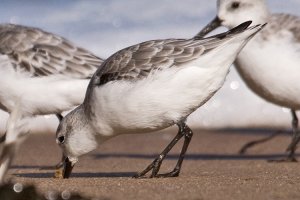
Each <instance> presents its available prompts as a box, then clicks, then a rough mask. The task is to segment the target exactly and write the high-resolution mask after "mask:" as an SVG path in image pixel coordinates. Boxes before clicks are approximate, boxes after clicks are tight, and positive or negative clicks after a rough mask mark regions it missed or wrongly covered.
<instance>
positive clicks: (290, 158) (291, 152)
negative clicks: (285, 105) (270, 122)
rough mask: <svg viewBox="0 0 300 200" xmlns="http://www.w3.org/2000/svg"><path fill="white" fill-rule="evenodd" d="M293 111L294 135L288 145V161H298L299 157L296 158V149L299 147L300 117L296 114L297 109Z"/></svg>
mask: <svg viewBox="0 0 300 200" xmlns="http://www.w3.org/2000/svg"><path fill="white" fill-rule="evenodd" d="M291 113H292V117H293V120H292V127H293V136H292V142H291V144H290V145H289V146H288V148H287V151H289V155H288V157H287V161H292V162H297V159H296V158H295V151H296V148H297V144H298V143H299V140H300V132H299V130H298V117H297V115H296V112H295V110H291Z"/></svg>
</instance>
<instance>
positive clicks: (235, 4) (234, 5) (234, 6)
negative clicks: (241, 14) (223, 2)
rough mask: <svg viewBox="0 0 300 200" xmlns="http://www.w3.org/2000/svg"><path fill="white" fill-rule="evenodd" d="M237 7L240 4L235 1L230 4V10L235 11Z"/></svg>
mask: <svg viewBox="0 0 300 200" xmlns="http://www.w3.org/2000/svg"><path fill="white" fill-rule="evenodd" d="M239 7H240V2H237V1H235V2H233V3H232V4H231V8H232V9H237V8H239Z"/></svg>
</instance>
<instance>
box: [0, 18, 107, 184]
mask: <svg viewBox="0 0 300 200" xmlns="http://www.w3.org/2000/svg"><path fill="white" fill-rule="evenodd" d="M0 53H1V55H0V65H1V69H0V72H1V75H2V77H1V79H0V108H1V109H2V110H4V111H6V112H8V113H12V112H13V111H14V109H18V111H15V112H17V113H20V114H19V115H18V116H20V117H12V118H10V120H9V121H12V120H21V121H22V119H23V118H26V117H33V116H35V115H47V114H59V113H61V112H63V111H67V110H70V109H72V108H74V107H75V106H78V105H79V104H80V103H82V101H83V99H84V94H85V91H86V88H87V85H88V82H89V80H90V78H91V76H92V75H93V73H94V72H95V71H96V70H97V68H98V67H99V66H100V65H101V64H102V62H103V60H102V59H100V58H98V57H97V56H95V55H94V54H92V53H91V52H89V51H87V50H85V49H83V48H80V47H77V46H75V45H74V44H73V43H71V42H69V41H68V40H66V39H64V38H62V37H60V36H58V35H55V34H52V33H48V32H45V31H43V30H41V29H38V28H32V27H25V26H20V25H13V24H4V25H0ZM17 104H18V105H19V106H16V105H17ZM16 124H20V123H18V122H16V121H13V122H11V123H10V125H9V124H8V125H7V128H8V129H10V131H7V132H6V135H5V136H4V137H2V141H3V142H4V147H3V151H2V155H1V156H0V158H1V159H0V163H1V167H0V181H1V180H2V179H3V177H4V174H5V172H6V171H7V168H8V163H9V162H10V161H9V160H11V159H12V156H13V153H14V151H12V149H15V147H12V146H13V145H16V144H17V143H18V142H16V140H18V138H19V137H18V133H19V135H22V133H21V132H22V131H21V129H20V126H19V125H17V126H16ZM21 124H22V126H21V127H24V126H25V125H24V124H23V122H22V123H21ZM13 127H15V128H16V129H18V130H12V129H13ZM25 129H26V128H25ZM26 132H28V131H27V130H26V131H25V133H26ZM10 133H13V135H16V136H9V134H10ZM8 138H10V139H8ZM12 138H13V139H12Z"/></svg>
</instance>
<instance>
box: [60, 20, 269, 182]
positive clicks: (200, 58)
mask: <svg viewBox="0 0 300 200" xmlns="http://www.w3.org/2000/svg"><path fill="white" fill-rule="evenodd" d="M250 24H251V21H250V22H245V23H243V24H241V25H240V26H238V27H236V28H234V29H232V30H230V31H228V32H226V33H223V34H219V35H216V36H213V37H210V38H206V39H197V38H192V39H166V40H152V41H147V42H143V43H140V44H137V45H134V46H130V47H128V48H125V49H123V50H121V51H118V52H117V53H115V54H113V55H112V56H110V58H108V59H107V60H106V61H105V62H104V63H103V64H102V66H101V67H100V68H99V69H98V70H97V71H96V73H95V74H94V75H93V77H92V79H91V81H90V83H89V86H88V89H87V93H86V96H85V100H84V102H83V104H81V105H80V106H79V107H77V108H76V109H75V110H73V111H71V112H70V113H69V114H67V115H66V117H64V118H63V120H62V121H61V123H60V125H59V127H58V129H57V136H56V141H57V143H58V144H59V145H60V147H61V148H62V149H63V152H64V155H65V156H66V157H67V158H66V160H65V167H64V171H63V177H64V178H68V177H69V176H70V173H71V170H72V168H73V166H74V165H75V163H76V162H77V161H78V157H79V156H81V155H83V154H86V153H88V152H90V151H92V150H94V149H96V147H97V145H98V144H101V143H102V142H104V141H106V140H108V139H109V138H112V137H114V136H117V135H120V134H126V133H137V134H138V133H146V132H152V131H157V130H161V129H164V128H167V127H170V126H172V125H174V124H176V125H177V126H178V127H179V131H178V134H177V135H176V137H175V138H174V139H173V140H172V141H171V143H170V144H169V145H168V146H167V147H166V149H165V150H164V151H163V152H162V153H161V154H160V155H159V156H158V157H157V158H156V159H155V160H154V161H153V162H152V163H151V164H150V165H149V166H148V167H147V168H146V169H145V170H144V171H142V172H141V173H139V174H137V176H136V177H142V176H144V175H145V174H146V173H147V172H149V171H150V170H152V174H151V176H150V177H173V176H178V175H179V172H180V169H181V164H182V161H183V159H184V155H185V152H186V150H187V148H188V145H189V143H190V140H191V138H192V135H193V132H192V130H191V129H190V128H189V127H188V125H187V124H186V123H185V119H186V118H187V117H188V116H189V115H190V114H191V113H192V112H193V111H194V110H196V109H197V108H198V107H200V106H201V105H203V104H204V103H205V102H206V101H208V100H209V99H210V98H211V97H212V96H213V95H214V94H215V93H216V92H217V91H218V90H219V89H220V88H221V86H222V85H223V83H224V81H225V78H226V75H227V73H228V72H229V67H230V65H231V64H232V62H233V61H234V59H235V57H236V55H237V54H238V53H239V51H240V50H241V49H242V48H243V46H244V45H245V44H246V43H247V41H248V40H249V39H251V38H252V36H254V35H255V33H257V32H258V31H259V30H261V28H262V27H263V26H261V25H257V26H253V27H250V28H247V27H248V26H249V25H250ZM182 137H184V144H183V147H182V150H181V153H180V155H179V159H178V162H177V165H176V167H175V168H174V170H173V171H172V172H170V173H167V174H158V172H159V168H160V165H161V163H162V161H163V160H164V158H165V156H166V154H167V153H168V152H169V151H170V150H171V149H172V147H173V146H174V145H175V144H176V143H177V141H178V140H179V139H180V138H182Z"/></svg>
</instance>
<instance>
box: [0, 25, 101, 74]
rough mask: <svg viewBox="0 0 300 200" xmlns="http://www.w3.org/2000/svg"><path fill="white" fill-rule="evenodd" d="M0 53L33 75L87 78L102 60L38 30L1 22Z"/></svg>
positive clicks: (19, 68)
mask: <svg viewBox="0 0 300 200" xmlns="http://www.w3.org/2000/svg"><path fill="white" fill-rule="evenodd" d="M0 53H1V54H3V55H7V56H8V57H9V59H10V60H11V63H13V66H15V67H16V70H24V71H26V72H29V73H30V74H31V75H32V76H48V75H53V74H61V75H65V76H69V77H73V78H89V77H91V76H92V74H93V73H94V72H95V71H96V69H97V68H98V67H99V66H100V65H101V64H102V63H103V60H102V59H101V58H99V57H97V56H95V55H94V54H93V53H91V52H89V51H87V50H85V49H83V48H80V47H77V46H75V45H74V44H72V43H71V42H69V41H68V40H66V39H64V38H62V37H60V36H57V35H54V34H52V33H48V32H45V31H43V30H41V29H37V28H31V27H25V26H20V25H13V24H3V25H0Z"/></svg>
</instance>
